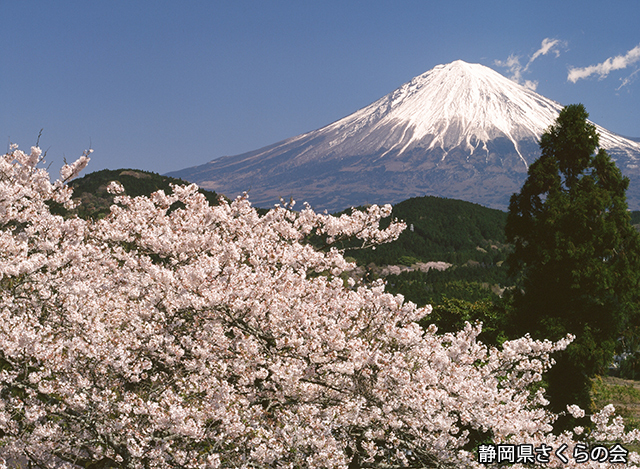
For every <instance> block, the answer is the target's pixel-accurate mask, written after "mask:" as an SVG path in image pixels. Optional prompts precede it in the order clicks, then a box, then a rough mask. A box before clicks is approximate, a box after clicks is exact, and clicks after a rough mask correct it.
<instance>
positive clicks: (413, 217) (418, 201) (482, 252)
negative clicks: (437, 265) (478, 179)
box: [348, 196, 507, 265]
mask: <svg viewBox="0 0 640 469" xmlns="http://www.w3.org/2000/svg"><path fill="white" fill-rule="evenodd" d="M391 218H397V219H399V220H403V221H404V222H405V223H406V224H407V229H406V230H405V231H404V232H403V233H402V234H401V235H400V238H398V240H397V241H396V242H393V243H390V244H385V245H382V246H378V247H377V249H376V250H370V249H367V250H362V251H358V250H354V251H350V252H349V253H348V255H349V256H352V257H355V258H356V260H358V262H359V263H360V264H367V263H369V262H374V263H375V264H377V265H385V264H398V263H402V264H407V265H410V264H411V263H415V262H417V261H421V262H429V261H446V262H450V263H452V264H460V263H464V262H466V261H468V260H473V261H477V262H484V263H495V262H498V261H500V260H504V258H505V255H506V253H505V243H506V240H505V235H504V226H505V223H506V220H507V214H506V212H502V211H500V210H495V209H490V208H487V207H483V206H481V205H478V204H474V203H471V202H464V201H461V200H454V199H444V198H440V197H432V196H426V197H415V198H412V199H408V200H405V201H404V202H400V203H399V204H397V205H395V206H394V207H393V212H392V215H391Z"/></svg>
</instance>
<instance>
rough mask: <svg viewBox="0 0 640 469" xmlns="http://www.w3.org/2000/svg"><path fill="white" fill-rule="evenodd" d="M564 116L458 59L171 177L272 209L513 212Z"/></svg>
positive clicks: (609, 141)
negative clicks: (460, 204)
mask: <svg viewBox="0 0 640 469" xmlns="http://www.w3.org/2000/svg"><path fill="white" fill-rule="evenodd" d="M561 109H562V105H560V104H559V103H557V102H555V101H553V100H550V99H548V98H545V97H544V96H542V95H539V94H537V93H535V92H534V91H532V90H529V89H527V88H525V87H523V86H521V85H519V84H517V83H515V82H513V81H511V80H509V79H508V78H506V77H504V76H502V75H500V74H499V73H498V72H495V71H494V70H492V69H490V68H488V67H485V66H483V65H479V64H468V63H466V62H463V61H455V62H452V63H450V64H445V65H438V66H436V67H434V68H433V69H431V70H429V71H427V72H425V73H423V74H422V75H419V76H417V77H415V78H413V79H412V80H410V81H409V82H407V83H405V84H403V85H402V86H400V87H399V88H397V89H396V90H394V91H392V92H391V93H389V94H387V95H385V96H383V97H382V98H380V99H378V100H376V101H374V102H373V103H371V104H370V105H368V106H365V107H364V108H362V109H360V110H357V111H356V112H354V113H352V114H350V115H348V116H346V117H344V118H342V119H339V120H337V121H335V122H333V123H331V124H329V125H327V126H324V127H322V128H320V129H317V130H313V131H311V132H306V133H304V134H300V135H298V136H294V137H291V138H288V139H285V140H282V141H280V142H276V143H274V144H272V145H269V146H266V147H263V148H260V149H257V150H254V151H251V152H247V153H243V154H240V155H235V156H224V157H221V158H218V159H215V160H213V161H210V162H209V163H205V164H203V165H199V166H196V167H192V168H186V169H183V170H180V171H175V172H171V173H168V175H170V176H176V177H180V178H182V179H186V180H189V181H192V182H196V183H198V184H199V185H201V186H202V187H204V188H206V189H211V190H215V191H217V192H222V193H225V194H227V195H229V196H234V195H238V194H241V193H242V192H244V191H248V192H249V197H250V199H251V200H252V202H253V203H254V204H256V205H258V206H267V207H268V206H272V205H273V204H274V203H277V202H278V201H279V199H280V197H284V198H287V199H288V198H289V197H293V198H294V199H296V200H298V201H299V202H304V201H307V202H309V203H310V204H311V205H312V206H313V207H314V208H316V209H319V210H322V209H327V210H329V211H338V210H341V209H344V208H346V207H349V206H354V205H362V204H366V203H395V202H399V201H400V200H404V199H406V198H408V197H416V196H423V195H434V196H440V197H447V198H456V199H461V200H467V201H470V202H474V203H480V204H482V205H485V206H488V207H491V208H499V209H502V210H504V209H506V207H507V205H508V200H509V197H510V196H511V194H512V193H514V192H516V191H517V190H519V188H520V187H521V185H522V183H523V182H524V180H525V178H526V171H527V168H528V165H529V164H531V163H532V162H533V161H534V160H535V159H536V158H537V157H538V156H539V148H538V138H539V137H540V135H541V134H542V133H543V132H544V131H545V130H546V128H548V126H549V125H550V124H552V123H553V121H554V120H555V118H556V117H557V115H558V113H559V111H560V110H561ZM597 129H598V132H599V133H600V134H601V142H600V143H601V145H602V147H603V148H605V149H607V150H608V151H609V152H610V154H611V156H612V158H614V160H616V162H617V163H618V165H619V166H620V167H621V170H622V171H623V173H625V174H626V175H629V176H630V177H631V176H634V177H635V178H636V179H639V180H640V164H639V163H638V162H639V161H640V143H638V142H635V141H633V140H631V139H626V138H624V137H621V136H619V135H617V134H614V133H612V132H609V131H607V130H606V129H604V128H602V127H600V126H597ZM634 186H635V185H634ZM637 186H639V187H638V188H637V189H636V190H635V192H634V196H633V200H634V203H635V204H636V206H638V207H640V184H637ZM634 189H635V187H634ZM634 208H635V207H634Z"/></svg>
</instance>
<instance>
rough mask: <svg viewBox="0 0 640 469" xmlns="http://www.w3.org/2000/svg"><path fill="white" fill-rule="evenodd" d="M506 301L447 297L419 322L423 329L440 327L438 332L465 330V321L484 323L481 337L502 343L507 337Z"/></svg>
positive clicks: (492, 343) (479, 337) (486, 341)
mask: <svg viewBox="0 0 640 469" xmlns="http://www.w3.org/2000/svg"><path fill="white" fill-rule="evenodd" d="M505 307H506V306H505V304H504V302H503V301H501V300H500V299H498V298H487V299H482V300H476V301H473V302H471V301H465V300H461V299H459V298H447V297H444V298H442V299H441V301H440V302H439V303H438V304H437V305H435V306H434V307H433V311H432V312H431V314H429V315H428V316H426V317H425V318H423V319H422V320H421V321H420V325H421V326H422V327H424V328H427V327H429V325H430V324H435V325H436V326H437V327H438V332H440V333H446V332H456V331H459V330H462V329H464V327H465V323H467V322H469V323H471V324H475V323H477V322H481V323H482V332H481V333H480V335H479V336H478V339H479V340H480V341H481V342H482V343H484V344H487V345H490V346H499V345H502V343H503V342H504V341H505V340H506V336H505V334H504V330H505V320H506V317H507V316H506V314H505Z"/></svg>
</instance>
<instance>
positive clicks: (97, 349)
mask: <svg viewBox="0 0 640 469" xmlns="http://www.w3.org/2000/svg"><path fill="white" fill-rule="evenodd" d="M41 156H42V154H41V152H40V151H39V149H32V150H31V153H30V154H29V155H27V154H25V153H23V152H21V151H20V150H19V149H17V147H12V148H11V150H10V153H8V154H7V155H4V157H2V158H0V176H1V177H0V350H1V355H0V435H2V436H0V459H1V458H13V459H16V458H18V459H19V458H27V459H28V460H29V461H31V462H32V463H33V464H35V465H38V466H39V467H52V468H53V467H60V468H72V467H75V468H77V467H81V466H83V467H88V466H90V465H92V466H99V465H102V466H104V467H107V466H111V467H122V468H146V467H153V468H164V467H181V468H218V467H236V468H250V467H251V468H256V467H265V468H266V467H282V468H292V469H293V468H303V467H304V468H346V467H347V466H348V465H349V464H350V462H351V461H352V460H353V458H354V453H358V457H359V458H360V459H359V460H360V463H361V464H371V465H373V466H375V465H376V464H386V465H388V466H384V467H402V466H404V467H422V466H424V465H431V466H434V465H440V466H442V467H484V465H480V464H478V463H477V462H476V457H475V453H474V452H473V451H469V450H468V449H465V448H466V445H467V444H468V442H469V438H470V435H471V434H472V432H473V433H477V432H481V433H485V434H486V435H487V437H488V438H491V440H492V441H494V442H495V443H515V444H519V443H528V444H534V445H539V444H543V443H544V444H548V445H551V446H554V447H559V446H560V445H562V444H566V445H567V448H569V449H568V451H567V453H568V454H569V453H570V451H571V449H572V448H573V447H574V446H575V444H576V442H578V441H580V440H579V439H584V438H591V441H613V440H616V441H622V442H624V443H627V442H631V441H637V440H638V439H639V438H638V437H639V435H638V432H630V433H625V432H624V428H623V425H622V421H621V419H619V418H618V417H615V415H614V414H613V409H612V408H611V407H606V408H605V409H604V410H603V411H602V412H600V413H599V414H597V415H594V416H591V419H592V421H593V422H594V429H593V430H590V431H585V430H584V429H583V428H577V429H576V430H575V432H574V433H573V434H568V433H565V434H562V435H558V436H555V435H553V434H552V433H551V423H552V422H553V421H554V418H555V416H554V415H553V414H551V413H550V412H549V411H547V410H546V408H545V405H546V404H547V401H546V399H545V398H544V391H543V390H538V391H536V392H535V393H533V392H532V389H533V386H532V385H534V384H535V383H537V382H539V381H540V379H541V376H542V373H544V372H545V371H546V370H547V369H548V368H549V367H550V366H551V364H552V359H551V357H552V354H553V353H554V352H556V351H558V350H562V349H564V348H565V347H566V346H567V344H568V343H569V342H570V341H571V340H572V338H571V337H567V338H565V339H563V340H561V341H559V342H557V343H552V342H549V341H534V340H532V339H531V338H530V337H528V336H527V337H523V338H521V339H518V340H514V341H511V342H506V343H505V344H504V345H503V347H502V348H501V349H496V348H490V347H487V346H486V345H484V344H482V343H480V342H478V341H477V337H478V334H479V333H480V330H481V328H480V326H472V325H470V324H467V325H466V327H465V328H464V329H463V330H461V331H458V332H456V333H447V334H439V333H438V332H437V329H436V328H435V326H431V327H429V328H428V329H427V330H423V329H422V328H420V327H419V326H418V324H417V321H418V320H420V319H421V318H422V317H424V316H425V315H427V314H429V313H430V311H431V308H430V307H426V308H417V307H416V305H414V304H413V303H410V302H406V301H404V298H403V297H402V296H400V295H395V296H394V295H391V294H389V293H387V292H385V288H384V283H383V282H381V281H378V282H375V283H373V284H370V285H364V284H362V283H359V282H356V281H355V280H352V279H351V280H349V281H348V282H346V284H345V282H344V281H343V278H342V277H341V274H342V273H343V272H345V271H347V270H349V269H352V268H353V264H351V263H349V262H347V261H345V259H344V256H343V254H342V252H341V251H340V250H338V249H336V248H335V247H332V244H334V243H336V242H338V241H340V240H343V239H347V238H356V239H359V240H360V241H361V243H362V245H364V246H367V245H372V244H378V243H381V242H387V241H392V240H394V239H396V238H397V237H398V236H399V234H400V233H401V231H402V229H403V228H404V224H403V223H400V222H393V223H391V225H390V226H389V227H388V228H387V229H384V230H380V228H379V222H380V219H381V218H383V217H386V216H389V215H390V213H391V207H390V206H384V207H377V206H372V207H370V208H369V209H368V210H367V211H365V212H358V211H355V212H354V213H352V214H351V215H342V216H340V217H333V216H330V215H325V214H316V213H315V212H313V210H311V209H310V208H309V207H305V208H303V209H302V210H301V211H300V212H294V211H292V210H291V207H292V204H287V205H284V204H283V205H279V206H276V207H275V208H273V209H272V210H270V211H269V212H268V213H266V214H265V215H259V214H258V213H257V211H256V210H255V209H254V208H253V207H252V206H251V204H250V203H249V201H248V199H247V197H246V196H244V197H239V198H237V199H236V200H234V201H232V202H225V201H221V203H220V205H218V206H215V207H211V206H209V205H208V203H207V201H206V199H205V198H204V196H203V195H202V194H199V193H198V192H197V187H196V186H195V185H190V186H176V187H173V188H172V193H170V194H165V193H164V192H162V191H159V192H156V193H155V194H153V195H151V196H150V197H130V196H127V195H125V194H124V193H123V188H122V186H121V185H120V184H118V183H112V184H110V186H109V190H110V191H111V192H112V193H115V194H118V196H117V197H116V199H115V204H114V205H113V206H112V207H111V211H110V214H109V215H108V216H107V217H105V218H104V219H101V220H97V221H84V220H81V219H78V218H72V219H66V220H65V219H63V218H62V217H59V216H56V215H53V214H51V213H50V211H49V207H48V205H47V203H48V201H50V200H54V201H56V202H59V203H63V204H66V205H67V206H72V205H73V202H72V201H71V189H70V188H69V187H68V186H67V185H66V184H65V183H66V181H68V180H69V179H71V178H72V177H75V176H77V174H78V173H79V171H80V170H81V169H82V168H83V167H84V166H85V165H86V164H87V163H88V153H86V154H85V155H83V157H81V158H80V159H79V160H78V161H77V162H75V163H73V164H71V165H65V166H64V167H63V169H62V171H61V179H60V180H58V181H56V182H54V183H53V184H52V183H51V182H50V180H49V176H48V173H47V172H46V171H44V170H42V169H39V168H37V167H36V166H37V164H38V162H39V161H40V159H41ZM176 202H181V204H176ZM176 206H180V207H183V208H177V209H174V210H170V207H174V208H175V207H176ZM311 234H314V235H318V236H321V237H324V239H325V241H326V246H325V247H324V248H323V250H317V249H314V248H313V247H312V246H311V244H310V243H308V242H307V240H308V237H309V235H311ZM569 411H571V412H575V413H576V414H577V413H579V412H580V411H579V409H577V408H573V407H572V408H570V409H569ZM629 461H630V462H631V463H633V464H635V462H634V461H637V455H635V453H633V454H631V455H630V456H629ZM421 465H422V466H421ZM380 467H383V466H380ZM513 467H520V466H518V465H514V466H513ZM549 467H554V464H550V465H549ZM556 467H557V464H556ZM562 467H571V466H562ZM580 467H600V466H598V465H597V464H595V463H593V464H591V463H589V464H583V465H580ZM631 467H635V466H631Z"/></svg>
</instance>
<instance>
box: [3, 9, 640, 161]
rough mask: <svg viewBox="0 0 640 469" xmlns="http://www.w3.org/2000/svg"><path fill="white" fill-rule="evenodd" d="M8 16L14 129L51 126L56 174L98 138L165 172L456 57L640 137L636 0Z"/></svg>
mask: <svg viewBox="0 0 640 469" xmlns="http://www.w3.org/2000/svg"><path fill="white" fill-rule="evenodd" d="M0 17H1V18H2V19H3V23H4V25H5V26H4V28H3V34H2V37H1V39H0V57H1V60H0V103H1V104H0V137H2V138H4V139H5V142H6V144H5V146H8V144H9V142H11V143H17V144H19V145H20V147H21V148H23V149H25V150H26V149H28V148H29V147H30V146H31V145H33V144H34V143H35V141H36V139H37V136H38V133H39V131H40V129H44V130H43V133H42V137H41V138H40V145H41V147H42V148H43V149H45V150H47V151H48V153H47V160H48V161H49V162H50V163H51V169H52V172H55V171H54V170H56V169H57V168H59V166H60V165H61V164H62V163H63V159H64V158H66V159H67V160H73V159H75V157H77V156H79V155H80V154H81V153H82V151H83V150H85V149H86V148H88V147H89V146H91V147H92V148H93V149H94V153H93V155H92V161H91V163H90V166H89V168H88V169H87V171H92V170H98V169H104V168H110V169H117V168H123V167H133V168H140V169H146V170H151V171H155V172H158V173H164V172H168V171H172V170H178V169H182V168H185V167H188V166H194V165H197V164H203V163H206V162H207V161H210V160H211V159H213V158H216V157H219V156H222V155H233V154H239V153H243V152H246V151H250V150H255V149H257V148H260V147H262V146H265V145H269V144H272V143H275V142H277V141H279V140H282V139H285V138H288V137H293V136H295V135H298V134H300V133H303V132H307V131H310V130H314V129H316V128H319V127H322V126H324V125H327V124H329V123H331V122H333V121H335V120H338V119H340V118H342V117H344V116H346V115H348V114H350V113H352V112H354V111H356V110H357V109H359V108H361V107H363V106H366V105H367V104H370V103H371V102H373V101H375V100H376V99H378V98H380V97H382V96H383V95H385V94H387V93H389V92H391V91H393V90H394V89H395V88H397V87H398V86H400V85H401V84H403V83H405V82H406V81H408V80H410V79H411V78H412V77H414V76H416V75H419V74H421V73H423V72H425V71H427V70H429V69H431V68H433V67H434V66H436V65H438V64H443V63H449V62H452V61H454V60H457V59H462V60H465V61H467V62H473V63H481V64H484V65H487V66H490V67H492V68H494V69H495V70H497V71H499V72H501V73H503V74H504V75H506V76H509V77H514V78H516V79H518V80H520V81H521V82H522V83H528V84H529V85H530V86H535V88H536V90H537V91H538V92H539V93H541V94H543V95H545V96H547V97H548V98H551V99H554V100H556V101H558V102H560V103H562V104H571V103H577V102H581V103H583V104H584V105H585V106H586V108H587V111H588V112H589V113H590V115H591V119H592V120H593V121H595V122H597V123H598V124H600V125H602V126H604V127H605V128H607V129H609V130H611V131H613V132H617V133H619V134H622V135H627V136H632V137H640V72H639V71H638V70H639V69H640V27H639V26H638V25H639V24H640V23H639V21H640V20H639V19H640V2H638V1H637V0H629V1H617V0H607V1H606V2H605V1H588V0H581V1H571V0H564V1H558V0H553V1H526V2H525V1H514V0H511V1H456V0H449V1H441V0H438V1H400V0H396V1H376V0H369V1H349V0H341V1H333V0H322V1H314V0H308V1H298V2H293V1H277V0H274V1H244V0H232V1H185V0H182V1H180V2H178V1H162V0H156V1H135V0H127V1H119V0H109V1H100V0H93V1H66V0H57V1H55V2H50V1H30V0H20V1H18V0H0ZM572 70H573V71H572ZM571 71H572V72H571ZM570 72H571V75H570ZM570 77H571V78H572V79H571V80H569V78H570ZM3 150H4V149H3Z"/></svg>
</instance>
